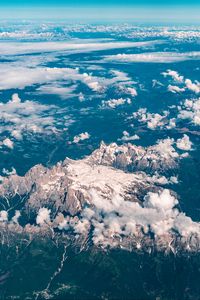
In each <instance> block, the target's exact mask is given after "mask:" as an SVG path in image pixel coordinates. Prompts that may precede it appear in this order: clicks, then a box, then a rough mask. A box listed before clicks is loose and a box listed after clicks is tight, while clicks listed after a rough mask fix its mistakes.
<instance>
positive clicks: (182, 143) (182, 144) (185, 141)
mask: <svg viewBox="0 0 200 300" xmlns="http://www.w3.org/2000/svg"><path fill="white" fill-rule="evenodd" d="M176 146H177V148H178V149H181V150H185V151H189V150H191V149H192V142H191V141H190V138H189V136H188V135H186V134H184V135H183V137H182V138H181V139H178V140H177V142H176Z"/></svg>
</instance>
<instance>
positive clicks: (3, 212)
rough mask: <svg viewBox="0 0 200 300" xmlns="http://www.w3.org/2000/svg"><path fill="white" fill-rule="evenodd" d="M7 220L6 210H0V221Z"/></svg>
mask: <svg viewBox="0 0 200 300" xmlns="http://www.w3.org/2000/svg"><path fill="white" fill-rule="evenodd" d="M6 221H8V212H7V211H6V210H1V211H0V222H6Z"/></svg>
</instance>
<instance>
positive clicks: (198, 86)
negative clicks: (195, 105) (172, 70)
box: [185, 79, 200, 94]
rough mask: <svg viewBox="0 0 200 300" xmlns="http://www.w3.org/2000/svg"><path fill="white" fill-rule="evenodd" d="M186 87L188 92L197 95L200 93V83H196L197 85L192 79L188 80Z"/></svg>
mask: <svg viewBox="0 0 200 300" xmlns="http://www.w3.org/2000/svg"><path fill="white" fill-rule="evenodd" d="M185 85H186V87H187V88H188V90H190V91H192V92H194V93H195V94H199V93H200V83H199V82H198V81H196V83H193V82H192V81H191V80H190V79H186V80H185Z"/></svg>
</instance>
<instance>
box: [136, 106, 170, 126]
mask: <svg viewBox="0 0 200 300" xmlns="http://www.w3.org/2000/svg"><path fill="white" fill-rule="evenodd" d="M168 115H169V112H168V111H164V112H163V115H160V114H158V113H149V112H147V109H146V108H140V109H139V110H138V111H137V112H134V113H133V118H135V119H137V120H138V121H139V122H141V123H145V124H146V125H147V128H149V129H151V130H155V129H156V128H160V129H162V128H166V129H171V128H174V127H175V126H176V120H175V119H174V118H172V119H168Z"/></svg>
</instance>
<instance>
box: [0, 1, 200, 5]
mask: <svg viewBox="0 0 200 300" xmlns="http://www.w3.org/2000/svg"><path fill="white" fill-rule="evenodd" d="M198 4H199V0H191V1H188V0H165V1H162V0H43V1H41V0H29V1H28V0H0V6H22V5H23V6H46V5H47V6H50V5H53V6H57V5H61V6H74V5H81V6H85V5H90V6H96V5H106V6H109V5H113V6H115V5H121V6H124V5H133V6H134V5H139V6H141V5H148V6H149V5H158V6H166V5H182V6H183V5H187V6H191V5H198Z"/></svg>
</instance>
